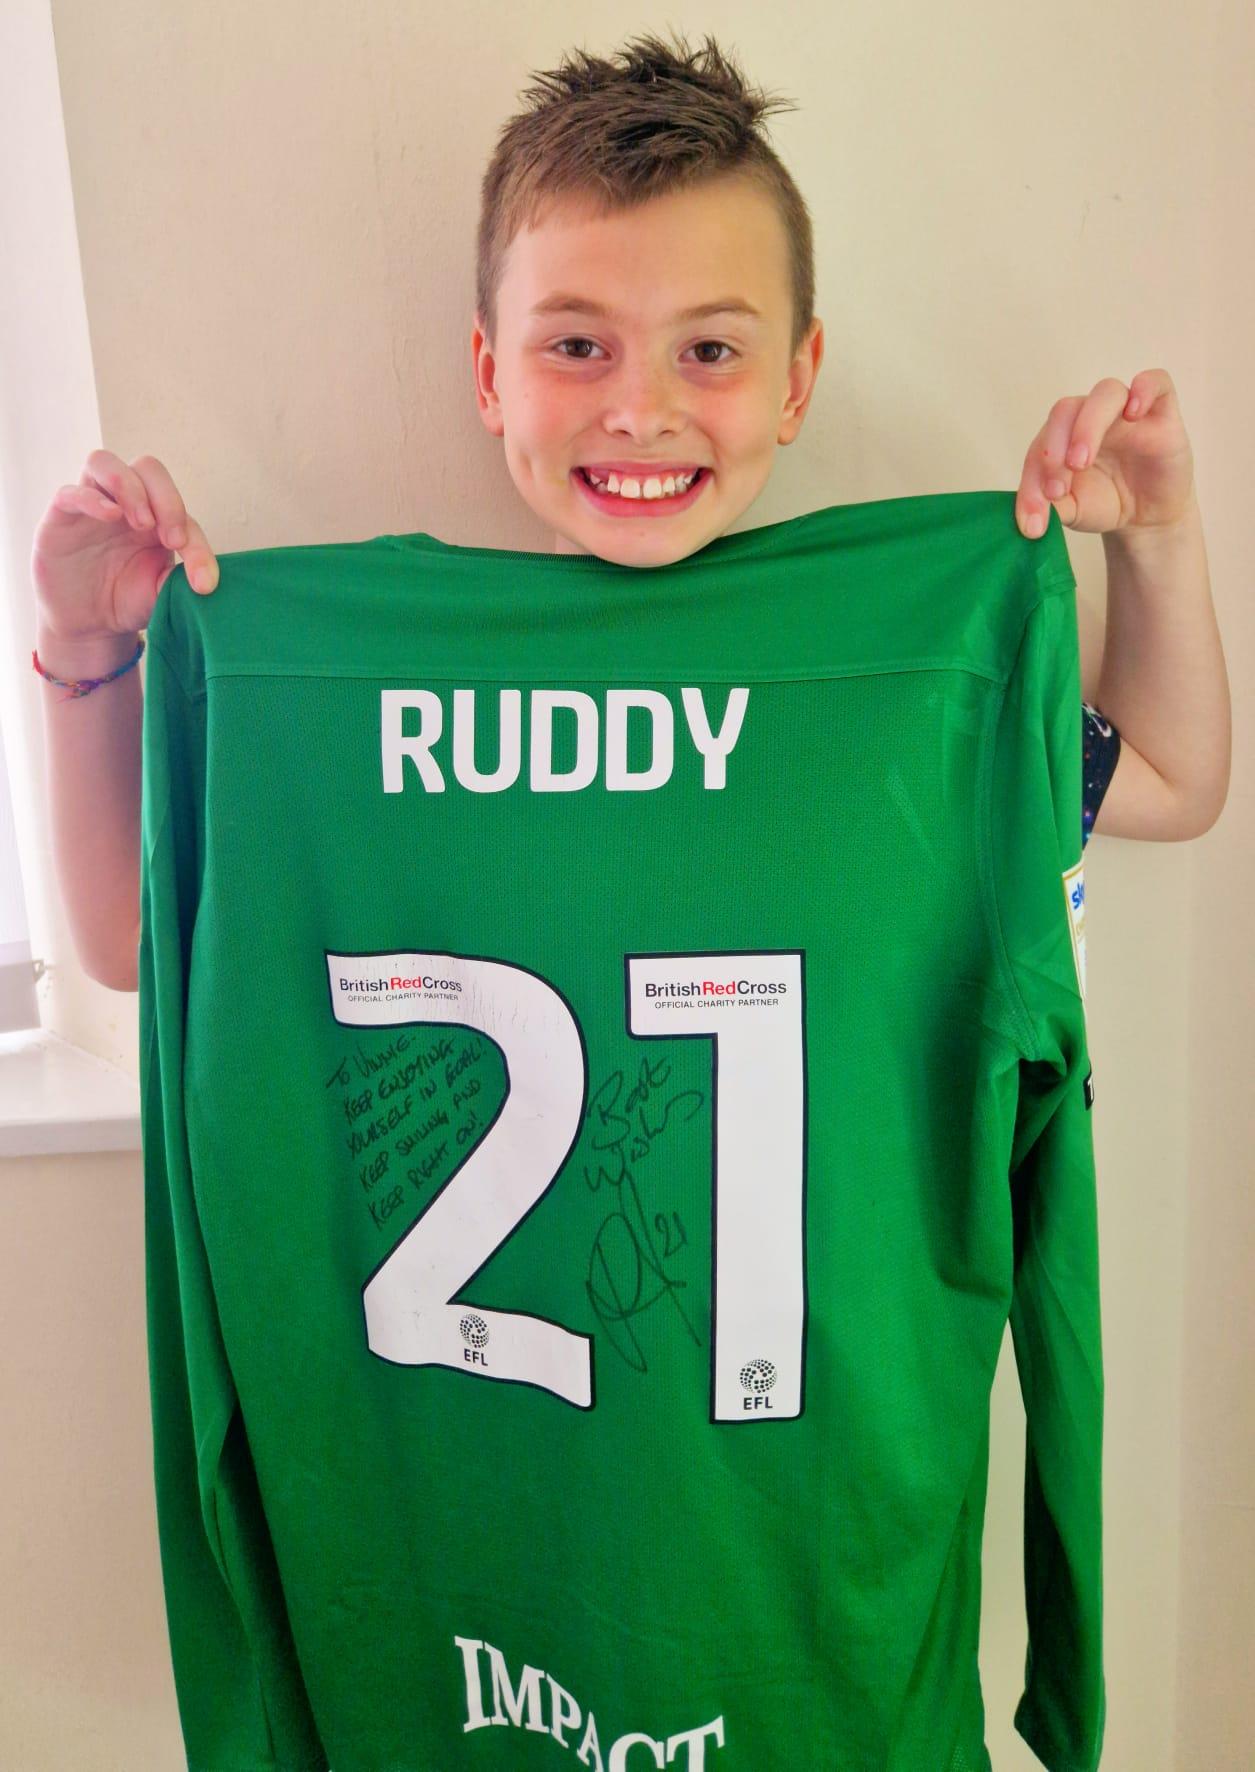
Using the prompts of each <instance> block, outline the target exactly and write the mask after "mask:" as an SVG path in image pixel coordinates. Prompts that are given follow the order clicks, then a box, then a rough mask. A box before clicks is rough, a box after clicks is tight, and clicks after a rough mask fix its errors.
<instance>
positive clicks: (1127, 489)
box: [1015, 369, 1195, 537]
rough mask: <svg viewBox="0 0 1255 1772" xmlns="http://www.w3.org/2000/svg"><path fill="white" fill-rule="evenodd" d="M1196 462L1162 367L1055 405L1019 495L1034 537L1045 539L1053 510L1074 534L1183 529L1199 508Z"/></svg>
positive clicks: (1025, 527)
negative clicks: (1182, 522)
mask: <svg viewBox="0 0 1255 1772" xmlns="http://www.w3.org/2000/svg"><path fill="white" fill-rule="evenodd" d="M1194 497H1195V494H1194V456H1193V452H1192V450H1191V449H1190V441H1189V438H1188V437H1187V436H1186V434H1185V425H1184V423H1183V421H1182V418H1181V409H1180V407H1179V405H1178V404H1177V392H1176V389H1175V388H1174V387H1173V385H1172V377H1171V376H1170V375H1169V374H1168V371H1167V370H1166V369H1143V370H1142V371H1141V372H1140V373H1139V374H1137V375H1135V376H1134V377H1133V380H1132V381H1131V382H1130V383H1129V384H1128V385H1127V386H1126V385H1125V383H1124V382H1122V381H1119V380H1118V379H1117V378H1116V377H1115V376H1106V377H1104V379H1103V380H1102V381H1100V382H1096V383H1095V385H1094V387H1093V389H1092V390H1091V392H1090V393H1088V394H1068V395H1065V396H1064V398H1063V399H1061V400H1056V401H1055V403H1054V405H1053V406H1052V407H1051V408H1050V412H1049V414H1048V416H1047V418H1046V422H1045V424H1044V425H1043V426H1042V428H1041V430H1040V431H1038V433H1037V435H1036V436H1035V437H1034V438H1033V441H1032V442H1031V443H1030V444H1029V448H1028V454H1027V455H1026V456H1025V458H1024V471H1023V473H1022V475H1021V477H1020V484H1019V488H1018V490H1017V492H1016V497H1015V517H1016V522H1017V523H1018V524H1019V526H1020V528H1021V530H1022V531H1023V533H1024V534H1025V535H1028V536H1033V537H1037V536H1041V535H1044V534H1045V532H1046V519H1047V517H1048V515H1049V510H1048V507H1049V506H1050V505H1052V504H1053V505H1054V506H1055V508H1056V509H1057V511H1058V512H1059V518H1060V521H1061V522H1062V523H1064V524H1065V525H1066V526H1067V528H1069V529H1079V530H1084V531H1086V532H1087V533H1090V534H1103V533H1105V532H1106V531H1109V530H1113V529H1122V530H1131V531H1132V530H1135V531H1137V532H1138V533H1148V532H1150V531H1152V530H1161V529H1166V528H1170V527H1171V526H1172V525H1173V524H1175V523H1177V522H1179V521H1180V520H1181V518H1183V517H1184V516H1185V515H1186V513H1187V512H1188V511H1189V509H1190V507H1191V506H1192V504H1193V502H1194Z"/></svg>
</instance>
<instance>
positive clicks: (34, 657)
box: [31, 640, 144, 701]
mask: <svg viewBox="0 0 1255 1772" xmlns="http://www.w3.org/2000/svg"><path fill="white" fill-rule="evenodd" d="M143 650H144V642H143V641H142V640H141V641H140V642H139V645H138V646H137V647H136V648H135V655H134V657H133V658H128V659H127V661H126V663H125V664H124V665H119V666H118V668H117V670H116V671H110V672H109V675H108V676H107V677H78V678H70V679H68V680H67V679H66V678H64V677H54V676H53V674H52V672H51V671H46V670H45V669H44V667H43V666H42V665H41V664H40V662H39V653H38V651H33V652H32V653H31V663H32V664H33V665H34V667H35V669H36V670H37V671H38V672H39V674H40V676H41V677H44V678H46V679H47V681H48V682H49V683H55V684H56V685H57V687H58V689H68V690H69V692H70V693H69V695H63V696H60V697H59V699H60V700H61V701H71V700H72V699H73V698H74V697H75V696H79V695H90V694H91V692H92V690H93V689H99V688H100V685H101V684H102V683H112V682H113V679H114V678H115V677H121V676H122V675H123V674H124V673H125V672H126V671H129V670H130V669H131V666H132V665H137V664H138V663H139V660H140V654H141V653H142V652H143Z"/></svg>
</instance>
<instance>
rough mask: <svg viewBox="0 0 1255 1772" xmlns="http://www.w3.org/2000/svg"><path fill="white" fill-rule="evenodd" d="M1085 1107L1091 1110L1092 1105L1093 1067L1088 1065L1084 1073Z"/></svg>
mask: <svg viewBox="0 0 1255 1772" xmlns="http://www.w3.org/2000/svg"><path fill="white" fill-rule="evenodd" d="M1085 1105H1086V1107H1087V1108H1092V1107H1093V1105H1094V1067H1093V1065H1090V1067H1089V1069H1088V1071H1086V1073H1085Z"/></svg>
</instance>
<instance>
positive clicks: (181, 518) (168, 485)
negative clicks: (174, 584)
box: [31, 449, 218, 641]
mask: <svg viewBox="0 0 1255 1772" xmlns="http://www.w3.org/2000/svg"><path fill="white" fill-rule="evenodd" d="M180 557H181V558H182V561H183V564H184V566H185V567H186V569H187V575H188V582H189V584H191V586H192V588H193V589H194V590H198V591H206V592H208V591H212V590H213V588H214V587H215V585H216V584H217V582H218V562H217V560H216V559H215V557H214V554H213V550H212V549H211V548H210V546H209V543H208V541H207V540H206V538H205V532H204V530H203V529H202V528H201V526H200V524H199V523H197V521H196V519H195V518H194V517H189V515H188V513H187V510H186V508H185V506H184V504H183V499H182V497H181V496H180V493H179V490H178V487H177V486H176V485H175V484H174V481H173V480H172V479H171V477H170V474H169V472H168V470H167V469H166V468H165V467H164V466H163V464H162V463H161V462H159V461H158V460H157V459H156V457H155V456H151V455H141V456H137V457H136V459H135V460H134V461H133V462H131V463H129V464H128V463H127V462H125V461H123V460H122V458H121V457H120V456H117V455H115V454H114V453H113V452H112V450H108V449H93V450H92V452H91V454H90V455H89V456H88V457H87V461H86V463H85V465H84V468H83V472H82V474H81V475H80V477H79V482H78V485H77V486H68V485H67V486H60V487H58V488H57V491H56V492H55V493H54V494H53V497H52V503H51V504H50V505H49V506H48V509H47V510H46V511H45V513H44V515H43V517H42V518H41V520H40V523H39V527H38V529H36V531H35V540H34V545H33V548H32V552H31V576H32V579H33V581H34V586H35V598H36V604H37V607H38V613H39V620H40V623H41V624H42V625H43V626H44V627H45V628H46V629H47V630H48V631H49V632H50V633H53V634H55V635H56V636H57V638H58V639H60V640H65V641H90V640H98V639H100V638H102V637H104V636H107V635H114V634H134V633H138V632H139V631H140V630H141V629H143V628H146V627H147V626H148V620H149V617H150V616H151V614H152V612H153V606H154V605H155V603H156V601H157V595H158V592H159V591H160V590H161V587H162V585H163V584H164V583H165V581H166V579H167V578H168V577H169V576H170V574H171V573H172V572H173V571H174V568H175V566H176V565H177V564H178V563H179V559H180Z"/></svg>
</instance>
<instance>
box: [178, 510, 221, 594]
mask: <svg viewBox="0 0 1255 1772" xmlns="http://www.w3.org/2000/svg"><path fill="white" fill-rule="evenodd" d="M185 521H186V524H187V545H186V546H185V547H183V548H182V549H180V552H181V554H182V556H183V567H184V570H185V571H186V573H187V582H188V584H190V585H191V587H192V589H193V590H194V591H212V590H216V589H217V585H218V561H217V557H216V555H215V554H214V551H213V549H212V548H211V547H210V545H209V542H208V539H207V537H206V535H205V531H204V530H203V529H202V528H201V526H200V524H199V523H198V522H197V521H196V519H195V517H187V518H186V519H185Z"/></svg>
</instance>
